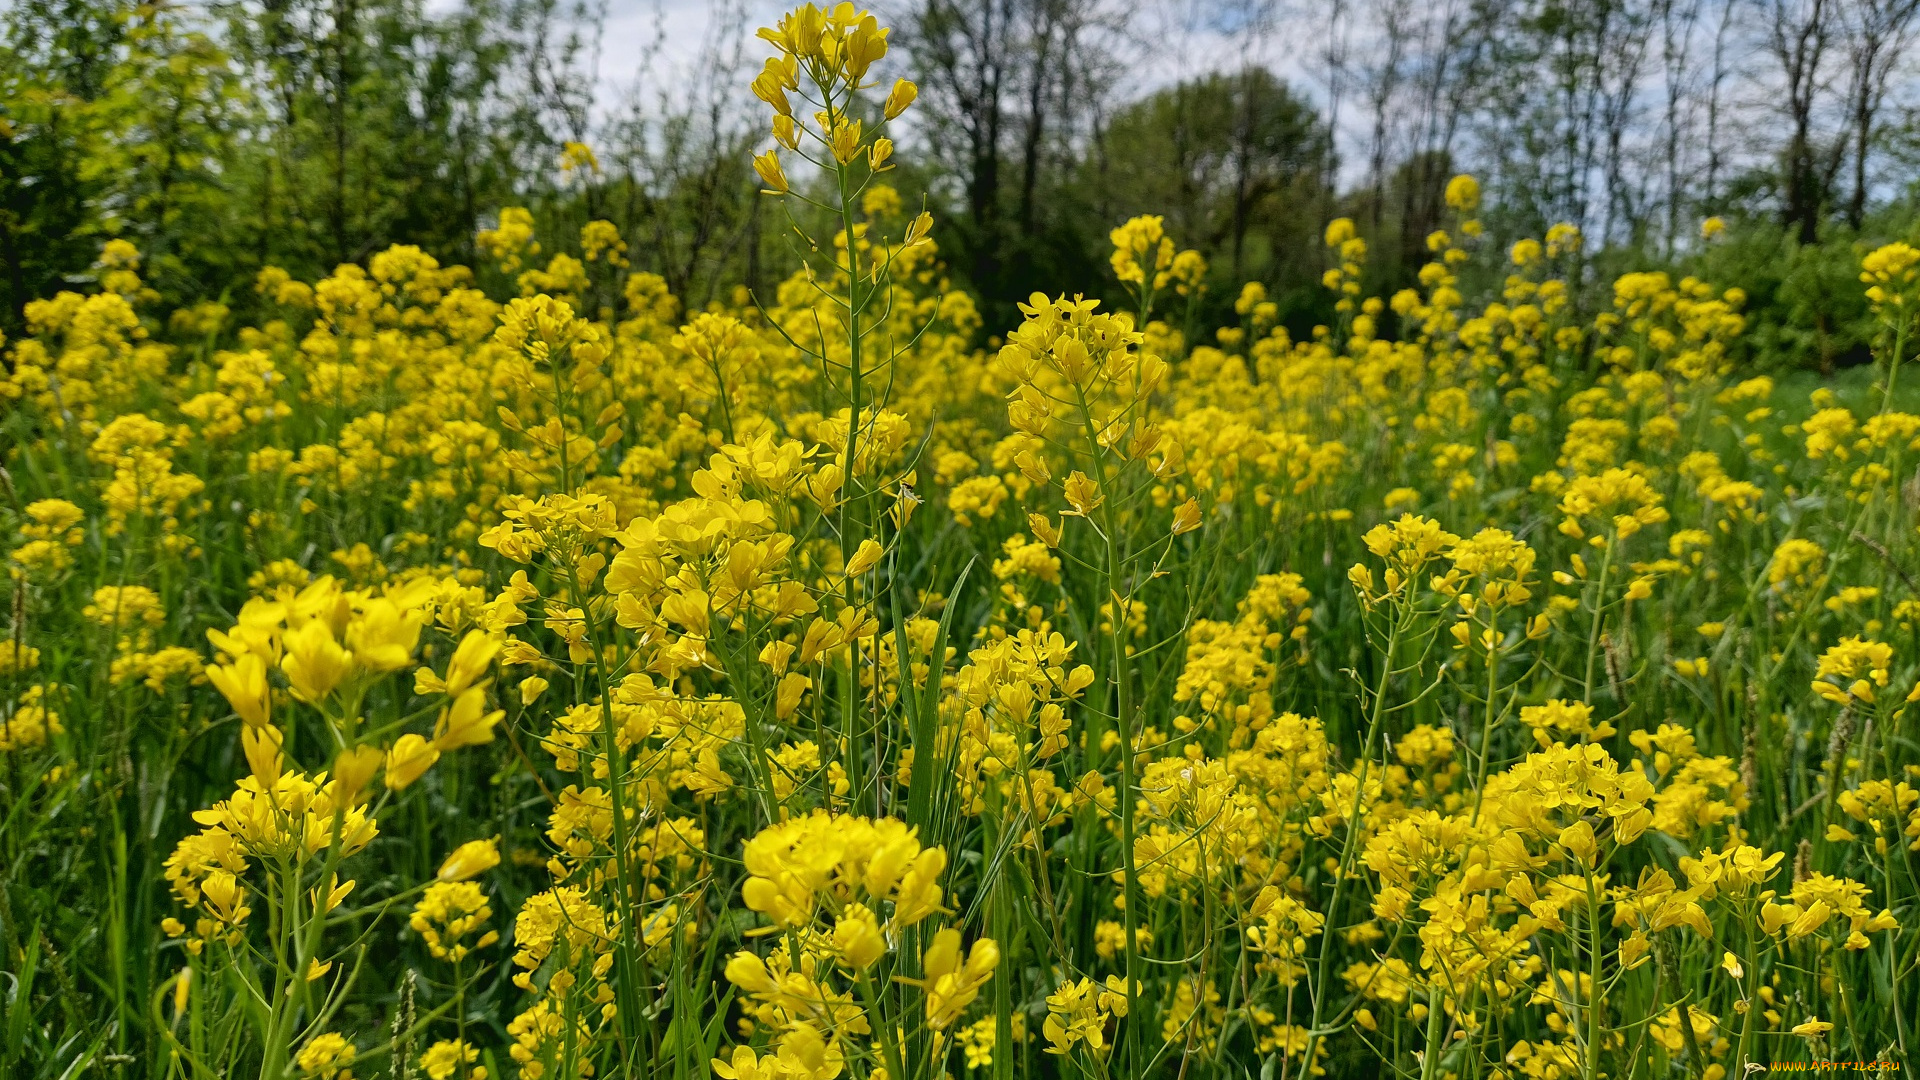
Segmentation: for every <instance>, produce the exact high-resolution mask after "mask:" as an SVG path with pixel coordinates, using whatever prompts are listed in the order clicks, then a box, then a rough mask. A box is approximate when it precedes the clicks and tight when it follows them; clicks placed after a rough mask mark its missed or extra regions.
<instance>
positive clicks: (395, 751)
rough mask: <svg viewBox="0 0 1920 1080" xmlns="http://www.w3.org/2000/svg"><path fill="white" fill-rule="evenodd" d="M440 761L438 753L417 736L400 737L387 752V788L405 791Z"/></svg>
mask: <svg viewBox="0 0 1920 1080" xmlns="http://www.w3.org/2000/svg"><path fill="white" fill-rule="evenodd" d="M438 760H440V751H439V750H437V749H435V748H434V746H433V745H432V744H431V743H429V742H427V740H425V739H423V738H421V737H420V736H418V735H414V734H411V733H409V734H406V735H402V736H400V738H399V740H398V741H396V742H395V743H394V744H393V747H392V748H391V749H389V750H388V751H387V786H388V787H389V788H392V789H393V790H394V791H405V790H406V789H407V788H408V787H409V786H411V785H412V784H413V782H414V781H415V780H418V779H420V777H421V776H422V775H423V774H424V773H425V772H426V771H427V770H428V769H430V768H432V767H433V763H434V762H436V761H438Z"/></svg>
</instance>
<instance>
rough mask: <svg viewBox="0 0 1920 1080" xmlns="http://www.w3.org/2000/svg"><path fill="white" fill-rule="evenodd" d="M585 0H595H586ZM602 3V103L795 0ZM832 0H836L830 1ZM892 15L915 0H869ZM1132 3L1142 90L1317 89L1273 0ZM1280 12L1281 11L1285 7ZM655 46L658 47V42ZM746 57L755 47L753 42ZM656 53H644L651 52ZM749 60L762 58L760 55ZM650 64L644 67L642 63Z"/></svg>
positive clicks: (649, 92)
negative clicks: (1266, 85) (1197, 83)
mask: <svg viewBox="0 0 1920 1080" xmlns="http://www.w3.org/2000/svg"><path fill="white" fill-rule="evenodd" d="M588 2H589V3H591V2H593V0H588ZM598 2H599V3H601V4H602V5H603V9H604V11H605V13H606V14H605V22H604V30H603V34H602V38H601V55H600V62H599V68H598V75H599V85H600V93H599V99H600V105H601V107H602V108H612V107H615V106H617V105H618V104H619V103H620V102H622V101H624V100H626V99H627V98H628V96H629V95H631V94H632V93H634V92H635V91H636V90H638V91H639V92H640V93H641V94H642V95H643V97H644V98H647V99H651V98H653V97H655V96H656V95H657V94H659V93H662V92H665V93H668V94H672V93H674V92H675V90H676V88H677V87H678V86H680V85H684V82H683V81H682V79H681V78H680V77H679V76H681V75H682V74H683V73H684V72H686V71H688V70H690V69H691V68H692V67H693V66H694V64H695V63H697V61H698V59H699V56H700V54H701V52H702V50H703V49H704V48H706V47H707V45H708V43H709V40H710V39H709V34H710V32H711V31H712V30H713V29H714V28H715V25H716V21H717V19H716V13H717V12H719V11H721V10H723V9H724V8H728V7H731V8H734V9H737V10H743V11H744V12H745V15H746V18H747V25H748V27H749V29H752V28H755V27H759V26H765V25H768V24H770V23H772V22H773V21H774V20H775V19H777V18H778V17H779V16H780V14H781V13H782V12H783V11H785V10H787V9H788V8H789V7H791V6H792V4H791V3H790V2H781V0H598ZM828 2H831V0H828ZM868 2H869V3H871V4H872V6H874V7H875V8H876V10H877V12H878V13H879V14H880V16H881V18H882V19H883V21H884V20H886V19H887V18H888V17H889V15H890V14H891V15H894V16H895V17H896V18H897V17H898V12H897V11H890V10H889V8H890V7H891V8H894V9H899V8H905V7H908V6H911V4H912V0H893V3H892V4H891V5H889V3H888V2H887V0H880V2H878V3H873V0H868ZM1119 2H1121V3H1124V4H1126V5H1127V6H1128V7H1129V8H1130V9H1131V17H1132V21H1133V35H1134V38H1135V41H1136V43H1137V55H1136V56H1135V57H1134V60H1133V62H1134V65H1135V67H1134V73H1133V79H1134V81H1135V83H1136V85H1137V87H1138V90H1139V92H1140V93H1142V94H1144V93H1146V92H1148V91H1150V90H1152V89H1154V88H1156V87H1159V86H1165V85H1168V84H1170V83H1174V82H1177V81H1179V80H1180V79H1182V78H1185V77H1189V76H1193V75H1197V74H1201V73H1203V72H1205V71H1209V70H1213V69H1217V68H1220V67H1237V66H1239V64H1240V63H1241V62H1243V59H1244V60H1261V61H1264V62H1265V63H1266V64H1267V65H1268V66H1269V67H1271V68H1272V69H1273V70H1274V71H1275V72H1276V73H1278V74H1279V75H1281V76H1282V77H1283V78H1286V79H1288V81H1290V82H1293V83H1295V84H1297V85H1301V86H1302V88H1303V89H1309V90H1310V89H1311V83H1312V80H1311V79H1310V78H1309V77H1308V76H1307V74H1306V72H1305V70H1304V68H1303V67H1302V65H1301V58H1302V56H1303V55H1304V54H1303V52H1302V50H1301V49H1300V48H1299V46H1300V44H1301V35H1300V34H1299V32H1298V31H1299V30H1301V29H1304V28H1303V27H1300V26H1298V24H1295V25H1294V26H1293V27H1292V29H1293V30H1294V32H1293V33H1287V32H1286V30H1287V27H1285V26H1283V27H1282V28H1281V32H1277V33H1270V34H1266V35H1256V34H1249V33H1248V32H1247V29H1248V25H1249V23H1250V21H1251V20H1250V16H1249V14H1248V12H1249V11H1250V10H1252V9H1254V8H1256V7H1260V6H1271V5H1272V3H1273V0H1119ZM459 3H460V0H428V3H427V9H428V10H429V11H445V10H451V9H453V8H456V7H457V6H459ZM1283 17H1284V16H1283ZM656 46H657V49H656ZM748 48H749V50H750V55H749V57H748V59H749V60H753V59H756V58H757V57H758V55H759V54H758V52H755V51H752V50H753V49H754V45H753V43H751V42H750V43H749V45H748ZM649 60H650V61H651V62H648V61H649ZM752 66H754V67H757V66H758V64H757V63H755V64H753V65H752ZM643 68H644V70H643Z"/></svg>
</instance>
